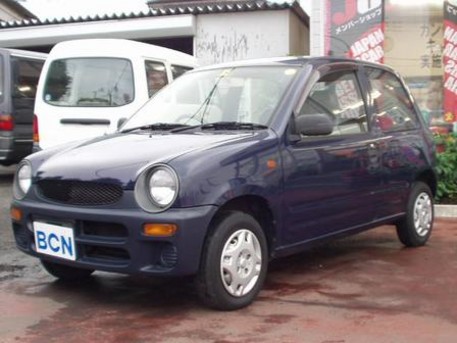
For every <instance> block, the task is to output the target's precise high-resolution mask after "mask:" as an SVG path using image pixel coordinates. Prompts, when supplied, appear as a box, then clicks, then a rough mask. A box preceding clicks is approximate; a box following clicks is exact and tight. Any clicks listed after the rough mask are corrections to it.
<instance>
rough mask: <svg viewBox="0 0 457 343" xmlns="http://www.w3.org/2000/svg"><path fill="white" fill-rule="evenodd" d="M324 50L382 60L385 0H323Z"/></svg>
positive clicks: (367, 59)
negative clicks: (324, 2) (324, 8)
mask: <svg viewBox="0 0 457 343" xmlns="http://www.w3.org/2000/svg"><path fill="white" fill-rule="evenodd" d="M326 14H327V15H326V19H325V20H326V23H325V54H326V55H329V56H332V55H333V56H346V57H352V58H355V59H359V60H364V61H370V62H378V63H383V61H384V0H326Z"/></svg>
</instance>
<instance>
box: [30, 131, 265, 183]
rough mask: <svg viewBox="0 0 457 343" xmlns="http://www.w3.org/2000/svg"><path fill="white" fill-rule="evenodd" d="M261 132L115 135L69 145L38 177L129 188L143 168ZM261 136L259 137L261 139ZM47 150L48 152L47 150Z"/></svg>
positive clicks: (47, 161) (43, 166) (51, 158)
mask: <svg viewBox="0 0 457 343" xmlns="http://www.w3.org/2000/svg"><path fill="white" fill-rule="evenodd" d="M257 135H258V132H253V133H239V134H204V133H202V134H152V135H150V134H134V133H132V134H115V135H112V136H106V137H102V138H97V139H94V140H91V141H88V142H85V143H82V144H78V145H76V146H71V147H66V148H63V149H61V150H59V151H58V152H56V153H54V154H53V155H51V156H49V157H48V158H46V159H45V160H44V161H43V163H42V164H41V165H40V166H39V167H38V169H37V171H36V174H35V175H36V177H37V179H44V178H46V179H56V180H57V179H72V180H82V181H94V180H98V181H100V180H101V179H103V180H105V181H106V182H110V183H118V184H121V185H123V187H128V185H129V183H132V182H134V180H135V179H136V176H137V175H138V174H139V172H140V171H141V170H142V168H143V167H145V166H147V165H150V164H153V163H167V162H170V161H171V160H173V159H175V158H177V157H179V156H182V155H185V154H187V153H190V152H194V151H196V150H205V149H209V148H214V147H215V146H218V145H225V144H236V143H237V142H240V141H245V140H246V139H247V140H252V139H254V140H255V138H254V137H255V136H257ZM257 139H258V138H257ZM43 152H46V151H43Z"/></svg>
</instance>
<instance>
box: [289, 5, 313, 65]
mask: <svg viewBox="0 0 457 343" xmlns="http://www.w3.org/2000/svg"><path fill="white" fill-rule="evenodd" d="M289 16H290V18H289V54H290V55H293V56H300V55H309V28H308V27H307V26H306V25H304V24H303V23H302V21H301V20H300V19H299V18H298V17H297V16H296V15H295V14H294V13H293V12H290V13H289Z"/></svg>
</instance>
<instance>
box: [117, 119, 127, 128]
mask: <svg viewBox="0 0 457 343" xmlns="http://www.w3.org/2000/svg"><path fill="white" fill-rule="evenodd" d="M126 121H127V118H119V120H118V121H117V129H118V130H119V129H120V128H121V126H122V125H124V123H125V122H126Z"/></svg>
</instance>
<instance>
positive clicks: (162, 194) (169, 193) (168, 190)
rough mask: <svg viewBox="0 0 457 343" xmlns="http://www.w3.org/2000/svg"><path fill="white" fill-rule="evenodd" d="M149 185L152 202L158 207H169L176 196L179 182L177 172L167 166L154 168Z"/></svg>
mask: <svg viewBox="0 0 457 343" xmlns="http://www.w3.org/2000/svg"><path fill="white" fill-rule="evenodd" d="M148 186H149V194H150V196H151V199H152V202H153V203H154V204H155V205H157V206H158V207H161V208H163V207H167V206H169V205H171V204H172V203H173V201H174V200H175V198H176V194H177V190H178V182H177V180H176V176H175V174H174V173H173V172H172V171H171V170H169V169H167V168H162V167H159V168H157V169H155V170H153V171H152V173H151V174H150V176H149V182H148Z"/></svg>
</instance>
